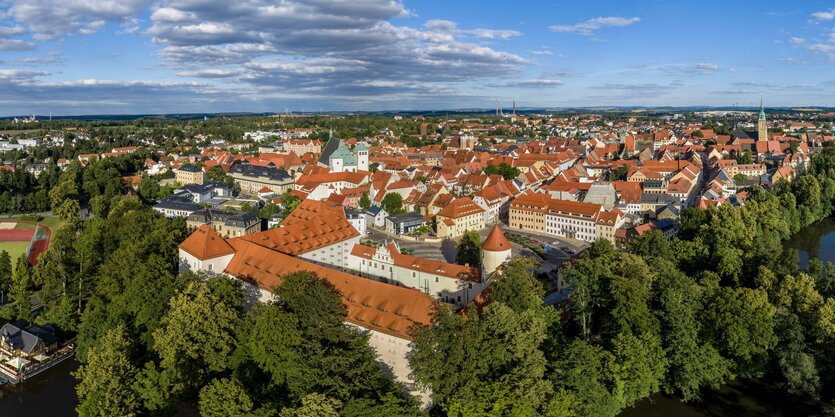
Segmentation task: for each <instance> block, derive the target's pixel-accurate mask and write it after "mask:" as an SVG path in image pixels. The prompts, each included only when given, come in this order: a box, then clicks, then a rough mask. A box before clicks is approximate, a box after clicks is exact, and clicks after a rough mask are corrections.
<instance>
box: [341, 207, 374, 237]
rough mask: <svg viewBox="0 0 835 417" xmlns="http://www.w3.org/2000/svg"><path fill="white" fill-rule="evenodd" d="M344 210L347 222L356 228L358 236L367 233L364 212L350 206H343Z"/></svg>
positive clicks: (366, 220)
mask: <svg viewBox="0 0 835 417" xmlns="http://www.w3.org/2000/svg"><path fill="white" fill-rule="evenodd" d="M344 210H345V217H346V218H347V219H348V223H351V226H354V229H357V232H359V234H360V236H366V235H368V226H367V225H368V218H367V217H366V216H365V213H363V212H361V211H359V210H357V209H355V208H351V207H345V208H344Z"/></svg>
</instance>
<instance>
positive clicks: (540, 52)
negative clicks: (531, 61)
mask: <svg viewBox="0 0 835 417" xmlns="http://www.w3.org/2000/svg"><path fill="white" fill-rule="evenodd" d="M528 53H529V54H531V55H554V53H553V52H551V51H549V50H547V49H543V50H541V51H528Z"/></svg>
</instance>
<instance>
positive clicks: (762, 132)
mask: <svg viewBox="0 0 835 417" xmlns="http://www.w3.org/2000/svg"><path fill="white" fill-rule="evenodd" d="M757 140H763V141H765V140H768V125H767V124H766V120H765V107H763V99H762V98H761V99H760V118H759V120H757Z"/></svg>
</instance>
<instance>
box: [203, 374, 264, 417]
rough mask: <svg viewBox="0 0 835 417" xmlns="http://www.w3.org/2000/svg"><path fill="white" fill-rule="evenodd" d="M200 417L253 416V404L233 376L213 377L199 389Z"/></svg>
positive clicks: (254, 414)
mask: <svg viewBox="0 0 835 417" xmlns="http://www.w3.org/2000/svg"><path fill="white" fill-rule="evenodd" d="M199 405H200V415H201V416H202V417H253V416H256V415H268V414H265V413H264V412H261V413H258V414H256V413H255V412H254V408H255V407H254V404H253V402H252V399H251V398H250V397H249V394H247V392H246V390H245V389H244V387H243V386H242V385H241V383H240V382H238V380H236V379H234V378H221V379H214V380H212V382H210V383H209V384H208V385H206V386H205V387H203V389H201V390H200V400H199Z"/></svg>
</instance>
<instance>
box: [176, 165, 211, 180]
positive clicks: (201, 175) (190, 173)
mask: <svg viewBox="0 0 835 417" xmlns="http://www.w3.org/2000/svg"><path fill="white" fill-rule="evenodd" d="M174 175H175V177H176V181H177V182H178V183H180V184H182V185H186V184H198V185H203V183H205V182H206V173H205V172H203V170H201V169H200V168H198V167H197V166H196V165H192V164H184V165H183V166H181V167H180V168H178V169H175V170H174Z"/></svg>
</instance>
